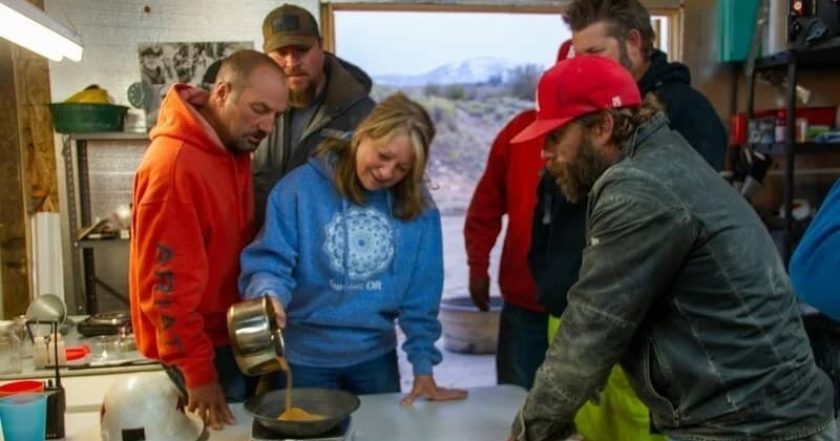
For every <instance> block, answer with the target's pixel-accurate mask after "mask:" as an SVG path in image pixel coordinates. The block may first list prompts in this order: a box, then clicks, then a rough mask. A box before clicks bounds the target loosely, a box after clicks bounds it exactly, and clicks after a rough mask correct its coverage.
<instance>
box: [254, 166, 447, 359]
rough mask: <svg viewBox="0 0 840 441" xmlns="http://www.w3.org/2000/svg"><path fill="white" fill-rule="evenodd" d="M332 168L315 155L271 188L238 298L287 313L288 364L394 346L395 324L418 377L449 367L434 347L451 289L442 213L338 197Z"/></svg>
mask: <svg viewBox="0 0 840 441" xmlns="http://www.w3.org/2000/svg"><path fill="white" fill-rule="evenodd" d="M333 173H334V170H333V167H332V165H331V164H328V161H327V160H324V159H323V158H320V157H316V158H312V159H310V160H309V162H308V163H306V164H305V165H303V166H301V167H298V168H297V169H295V170H294V171H292V172H291V173H289V174H288V175H287V176H286V177H284V178H283V179H282V180H281V181H280V182H278V184H277V185H276V186H275V187H274V189H273V190H272V191H271V194H270V195H269V197H268V205H267V207H266V217H265V224H264V226H263V230H262V231H261V232H260V234H259V235H258V236H257V239H256V240H255V241H254V242H253V243H251V244H250V245H249V246H248V247H247V248H246V249H245V250H244V251H243V252H242V262H241V263H242V274H241V275H240V277H239V291H240V292H241V293H242V296H243V297H244V298H246V299H252V298H256V297H261V296H264V295H272V296H274V297H276V298H277V299H279V300H280V302H281V303H282V304H283V306H284V308H285V309H286V315H287V325H286V329H284V331H283V337H284V341H285V344H286V357H287V359H288V361H289V362H291V363H294V364H300V365H304V366H320V367H346V366H351V365H354V364H358V363H362V362H365V361H369V360H372V359H374V358H377V357H380V356H382V355H384V354H386V353H388V352H390V351H392V350H394V349H395V348H396V345H397V338H396V333H395V332H394V320H395V319H397V318H399V324H400V327H401V328H402V330H403V332H404V333H405V335H406V341H405V343H404V344H403V350H405V352H406V354H407V355H408V360H409V362H411V364H412V366H413V368H414V369H413V370H414V375H431V373H432V366H433V365H435V364H437V363H439V362H440V360H441V354H440V351H438V350H437V348H435V346H434V343H435V341H436V340H437V339H438V338H439V337H440V322H439V321H438V319H437V315H438V307H439V304H440V297H441V291H442V289H443V255H442V249H441V248H442V245H441V242H442V239H441V230H440V213H439V212H438V210H437V208H435V207H434V206H433V204H432V203H431V198H429V199H428V200H429V205H430V208H427V209H426V210H425V211H424V212H423V213H421V214H420V216H418V217H416V218H414V219H413V220H411V221H402V220H400V219H398V218H396V217H394V216H393V215H392V200H391V198H392V194H391V192H390V191H389V190H382V191H377V192H370V193H368V194H367V200H366V202H365V204H364V205H361V206H360V205H356V204H354V203H353V202H351V201H350V200H348V199H346V198H343V197H341V196H340V195H339V193H338V192H337V190H336V187H335V184H334V182H333Z"/></svg>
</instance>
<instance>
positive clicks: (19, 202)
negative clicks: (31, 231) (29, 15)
mask: <svg viewBox="0 0 840 441" xmlns="http://www.w3.org/2000/svg"><path fill="white" fill-rule="evenodd" d="M15 52H17V47H16V46H14V45H12V44H11V43H9V42H7V41H6V40H2V39H0V108H2V109H3V112H2V114H0V189H2V191H0V271H2V272H3V277H2V283H3V314H4V315H5V317H6V318H8V317H14V316H15V315H18V314H22V313H24V312H25V311H26V306H27V304H28V303H29V288H30V283H29V265H28V263H27V262H28V261H27V256H26V250H27V246H26V244H27V241H26V236H27V223H26V202H25V195H24V188H25V186H24V185H23V182H24V176H23V174H24V173H23V164H24V157H23V152H22V150H21V148H20V146H21V130H20V118H21V112H20V101H19V100H18V97H17V87H16V84H15V82H16V77H17V75H16V74H15V62H14V57H15Z"/></svg>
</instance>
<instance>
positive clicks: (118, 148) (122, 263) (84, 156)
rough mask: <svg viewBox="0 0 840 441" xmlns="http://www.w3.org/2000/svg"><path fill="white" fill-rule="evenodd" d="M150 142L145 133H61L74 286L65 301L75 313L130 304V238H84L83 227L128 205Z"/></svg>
mask: <svg viewBox="0 0 840 441" xmlns="http://www.w3.org/2000/svg"><path fill="white" fill-rule="evenodd" d="M148 142H149V141H148V135H147V134H146V133H144V132H137V133H129V132H107V133H76V134H71V135H63V136H62V148H61V158H62V162H63V164H64V167H63V173H62V174H63V176H62V177H63V180H62V181H63V187H64V194H65V201H66V209H63V210H62V216H63V218H62V226H63V228H64V230H65V233H66V235H67V236H66V237H67V238H68V240H67V241H66V243H68V244H69V250H66V251H65V257H66V258H67V259H69V262H68V263H67V264H65V268H70V272H71V274H70V276H69V277H66V278H65V285H67V286H68V287H72V289H68V293H67V295H66V296H65V300H66V302H67V303H68V307H69V311H70V313H71V314H94V313H98V312H104V311H109V310H116V309H122V310H127V309H128V290H127V285H128V281H127V269H128V237H127V236H125V235H121V236H117V237H114V238H107V239H106V238H98V239H80V237H79V232H80V231H81V230H83V229H85V228H88V227H90V226H91V225H93V224H94V223H95V222H96V221H97V219H101V218H108V217H109V216H111V214H112V213H113V212H114V211H115V210H117V208H118V207H120V206H124V207H127V206H128V205H129V203H130V202H131V183H132V177H133V174H134V170H135V169H136V168H137V165H138V164H139V163H140V160H141V159H142V155H143V152H144V151H145V149H146V147H147V146H148ZM126 233H127V231H126ZM94 237H96V236H94Z"/></svg>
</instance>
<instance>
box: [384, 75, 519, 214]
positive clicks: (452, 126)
mask: <svg viewBox="0 0 840 441" xmlns="http://www.w3.org/2000/svg"><path fill="white" fill-rule="evenodd" d="M458 87H464V88H466V89H467V90H466V92H465V94H464V95H465V96H468V97H472V98H463V99H451V98H447V97H445V96H435V95H428V94H427V93H425V91H424V88H422V87H414V88H405V87H403V88H396V87H388V86H381V85H377V86H374V90H373V93H372V94H371V95H372V96H373V97H374V98H375V99H376V100H382V99H383V98H384V97H385V96H387V95H390V94H391V93H394V92H396V91H397V90H398V89H399V90H402V91H403V92H404V93H406V94H408V95H409V96H410V97H411V98H413V99H415V100H417V101H418V102H419V103H420V104H421V105H423V107H425V108H426V110H427V111H428V112H429V116H431V118H432V121H433V122H434V124H435V128H436V129H437V135H436V136H435V140H434V142H433V144H432V147H431V151H430V161H429V165H428V169H427V173H426V177H427V178H428V180H429V185H430V190H431V193H432V196H433V197H434V199H435V202H436V203H437V205H438V208H439V209H440V211H441V213H442V214H443V215H462V214H463V213H464V212H465V211H466V208H467V206H468V205H469V201H470V199H471V198H472V195H473V191H474V190H475V185H476V183H477V182H478V179H479V178H480V177H481V174H482V173H483V172H484V166H485V164H486V162H487V155H488V153H489V150H490V145H491V144H492V143H493V139H494V138H495V137H496V135H497V134H498V132H499V130H501V128H502V127H503V126H504V125H505V124H506V123H507V122H508V121H509V120H510V119H511V118H512V117H513V116H514V115H516V114H517V113H518V112H520V111H522V110H524V109H527V108H530V107H532V106H533V101H530V100H522V99H519V98H516V97H513V96H510V95H509V94H505V93H502V92H501V91H500V90H497V89H495V88H493V89H492V90H489V91H488V90H486V89H488V88H487V87H486V86H458Z"/></svg>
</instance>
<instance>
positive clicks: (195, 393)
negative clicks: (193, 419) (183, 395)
mask: <svg viewBox="0 0 840 441" xmlns="http://www.w3.org/2000/svg"><path fill="white" fill-rule="evenodd" d="M187 394H188V395H189V404H188V406H187V410H188V411H190V412H192V413H195V414H196V415H198V416H199V417H200V418H201V419H202V420H204V424H207V425H208V426H210V427H212V428H213V429H214V430H222V428H224V425H225V424H228V425H233V424H235V423H236V422H235V421H234V419H233V413H232V412H231V411H230V408H229V407H228V405H227V401H225V394H224V392H223V391H222V387H221V386H219V383H210V384H206V385H204V386H199V387H196V388H194V389H188V390H187Z"/></svg>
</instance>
